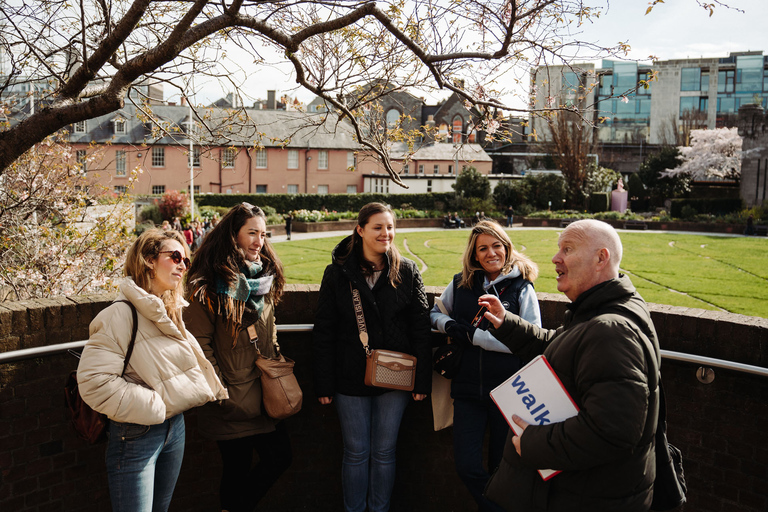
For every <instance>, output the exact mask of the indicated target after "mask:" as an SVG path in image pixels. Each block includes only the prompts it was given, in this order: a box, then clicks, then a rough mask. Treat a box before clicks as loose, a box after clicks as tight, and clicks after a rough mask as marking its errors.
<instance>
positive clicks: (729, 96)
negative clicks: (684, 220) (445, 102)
mask: <svg viewBox="0 0 768 512" xmlns="http://www.w3.org/2000/svg"><path fill="white" fill-rule="evenodd" d="M531 81H532V87H533V89H532V98H533V99H534V107H535V108H545V107H557V106H564V107H570V106H578V107H579V108H580V109H581V110H582V112H584V115H585V117H586V118H587V119H589V120H590V121H591V122H592V123H593V124H594V130H595V133H596V135H597V138H598V140H599V141H600V142H607V143H625V144H627V143H629V144H638V143H650V144H686V143H687V140H688V137H689V135H690V131H691V130H693V129H699V128H710V129H711V128H718V127H724V126H728V127H730V126H736V117H737V113H738V110H739V107H740V106H741V105H746V104H749V103H758V104H762V105H763V106H768V56H764V55H763V52H762V51H758V52H737V53H731V54H730V55H729V56H728V57H724V58H699V59H679V60H666V61H655V62H653V63H652V64H641V63H637V62H625V61H614V60H603V61H602V63H601V65H600V67H599V68H595V66H594V65H592V64H582V65H575V66H572V67H566V66H550V67H540V68H537V69H536V70H535V71H534V72H533V73H532V78H531ZM646 81H647V83H646V85H645V86H640V87H638V84H639V83H643V82H646ZM531 124H532V126H533V128H534V129H535V130H536V132H537V134H538V135H539V140H547V135H548V129H547V124H546V122H545V121H544V120H542V119H535V118H534V119H533V121H532V123H531Z"/></svg>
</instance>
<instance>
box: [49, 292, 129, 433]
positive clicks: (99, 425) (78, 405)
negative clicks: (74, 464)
mask: <svg viewBox="0 0 768 512" xmlns="http://www.w3.org/2000/svg"><path fill="white" fill-rule="evenodd" d="M115 302H125V303H126V304H128V305H129V306H130V307H131V314H132V315H133V329H132V330H131V342H130V343H129V344H128V351H127V352H126V354H125V360H124V362H123V373H121V374H120V376H122V375H123V374H124V373H125V369H126V368H128V361H129V360H130V359H131V353H133V346H134V345H135V344H136V331H137V330H138V326H139V319H138V315H137V313H136V306H134V305H133V304H131V303H130V302H129V301H127V300H119V301H115ZM77 357H80V356H79V354H77ZM64 401H65V403H66V405H67V408H68V409H69V412H70V413H71V415H72V427H73V428H74V429H75V432H77V436H78V437H79V438H80V439H85V440H86V441H88V442H89V443H90V444H96V443H98V442H101V441H103V440H105V439H106V438H107V423H108V422H109V419H108V418H107V417H106V415H104V414H101V413H98V412H96V411H94V410H93V409H91V406H90V405H88V404H87V403H85V402H84V401H83V398H82V397H81V396H80V391H79V389H78V387H77V370H75V371H72V372H70V374H69V376H68V377H67V381H66V382H65V384H64Z"/></svg>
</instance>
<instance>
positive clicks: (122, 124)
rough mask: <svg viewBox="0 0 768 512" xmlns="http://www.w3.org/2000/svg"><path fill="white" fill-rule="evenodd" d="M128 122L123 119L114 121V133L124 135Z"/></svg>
mask: <svg viewBox="0 0 768 512" xmlns="http://www.w3.org/2000/svg"><path fill="white" fill-rule="evenodd" d="M127 128H128V122H127V121H126V120H125V119H123V118H117V119H115V133H119V134H124V133H126V132H127Z"/></svg>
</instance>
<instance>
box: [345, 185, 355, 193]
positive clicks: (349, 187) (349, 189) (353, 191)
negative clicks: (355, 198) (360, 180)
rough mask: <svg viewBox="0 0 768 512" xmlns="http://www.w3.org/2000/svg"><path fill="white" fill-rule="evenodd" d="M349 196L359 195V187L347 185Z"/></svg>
mask: <svg viewBox="0 0 768 512" xmlns="http://www.w3.org/2000/svg"><path fill="white" fill-rule="evenodd" d="M347 194H357V185H347Z"/></svg>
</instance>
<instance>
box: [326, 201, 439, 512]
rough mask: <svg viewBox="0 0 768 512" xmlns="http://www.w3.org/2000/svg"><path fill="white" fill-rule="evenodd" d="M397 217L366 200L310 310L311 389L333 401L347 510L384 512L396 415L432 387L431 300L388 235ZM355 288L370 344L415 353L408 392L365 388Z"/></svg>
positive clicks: (387, 502)
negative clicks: (312, 316)
mask: <svg viewBox="0 0 768 512" xmlns="http://www.w3.org/2000/svg"><path fill="white" fill-rule="evenodd" d="M394 238H395V217H394V214H393V213H392V210H391V209H390V208H389V207H388V206H386V205H383V204H380V203H369V204H367V205H365V206H364V207H363V208H362V209H361V210H360V214H359V215H358V219H357V226H356V227H355V229H354V231H353V233H352V235H351V236H349V237H347V238H346V239H344V240H343V241H342V242H341V243H339V245H338V246H336V248H335V249H334V250H333V254H332V259H333V263H332V264H330V265H328V267H327V268H326V269H325V274H324V275H323V281H322V284H321V285H320V296H319V298H318V308H317V314H316V316H315V327H314V342H313V344H312V349H313V359H314V381H315V394H316V395H317V397H318V400H319V401H320V403H321V404H324V405H328V404H330V403H334V404H336V410H337V412H338V415H339V422H340V423H341V434H342V441H343V445H344V456H343V459H342V472H341V476H342V488H343V494H344V496H343V498H344V510H346V511H347V512H363V511H364V510H366V506H367V507H368V511H369V512H386V511H387V510H389V505H390V496H391V494H392V489H393V487H394V483H395V450H396V446H397V435H398V430H399V428H400V421H401V419H402V417H403V412H404V411H405V407H406V405H408V402H409V401H410V399H411V397H413V399H414V400H423V399H424V398H426V396H427V394H428V393H429V391H430V387H431V385H432V380H431V379H432V376H431V373H432V364H431V357H430V356H431V348H430V326H429V305H428V303H427V296H426V293H425V291H424V284H423V283H422V281H421V275H420V274H419V271H418V269H417V268H416V264H415V263H413V262H412V261H410V260H407V259H405V258H402V257H401V256H400V253H399V252H398V251H397V248H396V247H395V245H394V243H393V241H394ZM353 289H355V290H357V291H358V292H359V294H360V301H361V304H362V313H363V316H364V318H365V325H366V330H367V333H368V344H369V346H370V347H371V348H372V349H389V350H394V351H398V352H406V353H408V354H411V355H414V356H416V358H417V364H416V382H415V386H414V389H413V393H408V392H406V391H393V390H389V389H384V388H378V387H370V386H366V385H365V383H364V377H365V360H366V356H365V349H364V347H363V344H362V342H361V340H360V331H359V329H358V322H357V315H356V312H355V307H354V305H353V299H352V290H353Z"/></svg>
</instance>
